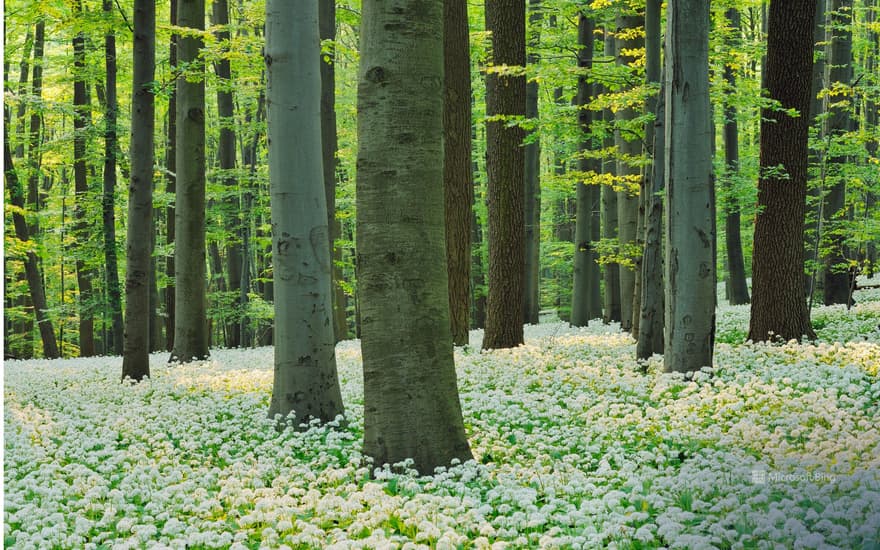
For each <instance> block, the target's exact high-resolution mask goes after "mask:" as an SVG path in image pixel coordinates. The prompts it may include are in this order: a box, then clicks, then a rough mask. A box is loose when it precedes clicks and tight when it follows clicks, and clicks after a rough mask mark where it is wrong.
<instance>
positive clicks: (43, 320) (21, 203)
mask: <svg viewBox="0 0 880 550" xmlns="http://www.w3.org/2000/svg"><path fill="white" fill-rule="evenodd" d="M5 114H6V117H5V118H4V121H5V122H6V125H7V127H5V128H4V129H3V168H4V175H5V177H6V186H7V188H8V189H9V196H10V201H9V202H10V203H11V204H12V205H13V206H15V207H17V208H18V211H15V212H13V214H12V219H13V223H14V224H15V236H16V237H17V238H18V240H20V241H21V242H23V243H26V242H28V240H30V235H29V233H28V224H27V220H26V219H25V217H24V215H23V214H22V213H21V212H23V211H24V208H25V192H24V189H23V188H22V185H21V182H20V181H19V179H18V174H17V173H16V172H15V166H14V165H13V160H12V152H11V151H10V149H9V128H8V118H9V112H8V109H7V110H6V113H5ZM24 268H25V274H26V276H27V282H28V288H29V290H30V296H31V303H32V304H33V306H34V316H35V317H36V320H37V326H38V327H39V329H40V338H42V341H43V356H45V357H46V359H56V358H58V357H59V354H58V342H57V341H56V340H55V332H54V330H53V329H52V321H51V320H50V319H49V317H48V316H47V315H46V293H45V291H44V290H43V274H42V272H41V270H40V265H39V261H38V259H37V254H36V252H35V251H34V250H33V248H32V247H31V249H29V250H28V251H27V256H26V257H25V261H24Z"/></svg>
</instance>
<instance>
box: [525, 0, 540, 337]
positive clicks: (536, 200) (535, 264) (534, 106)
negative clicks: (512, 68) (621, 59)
mask: <svg viewBox="0 0 880 550" xmlns="http://www.w3.org/2000/svg"><path fill="white" fill-rule="evenodd" d="M528 6H529V31H528V34H529V36H528V38H529V45H528V47H529V52H528V56H527V57H526V63H527V64H528V65H536V64H537V63H538V60H539V59H540V56H539V55H538V52H537V51H536V50H537V48H538V45H539V43H540V40H541V22H542V21H543V18H544V17H543V12H542V10H541V0H529V4H528ZM525 116H526V118H527V119H530V120H537V119H538V80H537V78H531V79H529V80H528V81H527V82H526V112H525ZM530 134H531V135H530V136H529V139H528V140H527V142H526V144H525V150H524V151H523V153H524V159H523V163H524V164H523V178H524V180H523V181H524V183H525V187H524V191H523V201H524V202H523V216H524V221H525V233H524V239H525V241H524V242H525V256H524V262H525V263H524V269H525V270H524V271H523V320H524V321H525V322H526V323H529V324H532V325H536V324H538V316H539V314H540V312H541V299H540V282H541V276H540V263H541V141H540V137H538V134H537V132H535V131H532V132H530Z"/></svg>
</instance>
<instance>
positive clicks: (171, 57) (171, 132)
mask: <svg viewBox="0 0 880 550" xmlns="http://www.w3.org/2000/svg"><path fill="white" fill-rule="evenodd" d="M177 2H178V0H171V1H170V9H169V11H170V15H169V19H170V21H169V22H170V23H171V26H172V27H176V26H177ZM179 41H180V36H179V35H178V34H177V33H176V32H172V33H171V39H170V40H169V42H168V65H169V67H170V68H171V70H172V71H177V70H178V63H177V45H178V42H179ZM165 192H166V193H170V194H174V195H175V196H177V87H176V86H171V90H169V94H168V127H167V143H166V144H165ZM174 210H175V208H174V205H173V204H171V205H169V206H168V207H166V208H165V244H166V245H168V246H173V245H174V238H175V235H174V220H175V218H176V216H175V215H174ZM174 269H175V266H174V254H169V255H167V256H166V257H165V275H166V276H167V277H168V279H169V281H170V282H169V283H168V285H166V286H165V300H164V302H165V347H166V349H167V350H168V351H171V350H173V349H174V327H175V325H176V324H177V322H176V319H175V311H176V310H177V304H176V303H175V301H174V295H175V294H176V293H177V291H176V290H175V286H176V285H175V283H174Z"/></svg>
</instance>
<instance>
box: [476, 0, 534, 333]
mask: <svg viewBox="0 0 880 550" xmlns="http://www.w3.org/2000/svg"><path fill="white" fill-rule="evenodd" d="M486 29H487V30H488V31H489V32H490V33H492V52H493V57H492V60H491V64H492V65H493V66H494V67H500V66H504V65H506V66H507V67H524V66H525V64H526V44H525V31H526V28H525V4H524V3H523V2H521V1H519V2H517V1H515V0H486ZM486 114H487V116H488V117H489V121H488V122H487V123H486V169H487V175H488V188H487V192H486V194H487V197H486V200H487V206H488V212H489V224H488V226H489V227H488V229H489V235H488V237H489V294H488V297H487V300H486V330H485V333H484V335H483V349H497V348H510V347H515V346H518V345H520V344H522V343H523V292H524V288H523V285H524V281H523V274H524V272H525V231H524V229H525V223H524V197H523V192H524V170H525V154H524V150H523V146H522V144H523V138H524V137H525V131H524V130H523V129H522V127H521V126H520V125H518V124H517V125H512V126H511V125H509V124H508V123H509V120H508V119H509V118H510V117H515V116H525V114H526V79H525V76H524V75H522V74H520V75H515V74H510V73H509V72H505V73H499V72H495V71H489V74H487V76H486Z"/></svg>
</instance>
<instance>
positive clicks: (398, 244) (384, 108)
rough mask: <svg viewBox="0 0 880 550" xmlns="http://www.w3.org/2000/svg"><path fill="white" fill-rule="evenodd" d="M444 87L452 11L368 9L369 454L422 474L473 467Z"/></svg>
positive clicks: (365, 299)
mask: <svg viewBox="0 0 880 550" xmlns="http://www.w3.org/2000/svg"><path fill="white" fill-rule="evenodd" d="M404 52H405V55H402V54H403V53H404ZM442 83H443V3H442V1H440V0H433V1H425V0H401V1H398V2H395V3H393V4H392V5H389V3H387V2H381V1H377V0H366V1H365V2H364V3H363V19H362V34H361V61H360V68H359V70H358V106H359V111H358V144H359V145H358V158H357V212H358V219H357V254H358V262H357V269H358V283H359V293H360V314H361V339H362V340H361V342H362V344H361V346H362V350H363V365H364V367H363V368H364V453H365V454H366V455H367V456H370V457H372V458H373V460H374V464H375V465H377V466H379V465H382V464H385V463H387V464H394V463H397V462H399V461H402V460H404V459H407V458H411V459H413V460H414V463H413V466H414V467H415V468H416V469H417V470H418V471H419V472H421V473H423V474H429V473H432V472H433V471H434V468H435V467H437V466H446V465H448V464H449V463H450V461H451V460H452V459H456V458H457V459H460V460H462V461H464V460H468V459H470V458H471V451H470V447H469V445H468V442H467V438H466V436H465V431H464V424H463V420H462V416H461V406H460V403H459V399H458V389H457V385H456V375H455V364H454V362H453V361H454V359H453V350H452V336H451V333H450V323H449V292H448V279H447V273H446V262H445V248H444V232H445V229H444V213H443V154H444V151H443V134H442V132H443V113H442V106H443V84H442ZM515 187H516V188H518V189H522V180H518V182H517V185H515ZM519 221H520V224H519V227H520V228H521V227H522V218H520V220H519ZM519 267H520V269H519V270H517V271H516V273H519V274H521V273H522V269H521V267H522V266H521V264H520V266H519ZM516 312H517V313H519V314H520V315H521V314H522V306H521V304H519V303H517V307H516ZM520 330H521V327H520Z"/></svg>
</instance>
